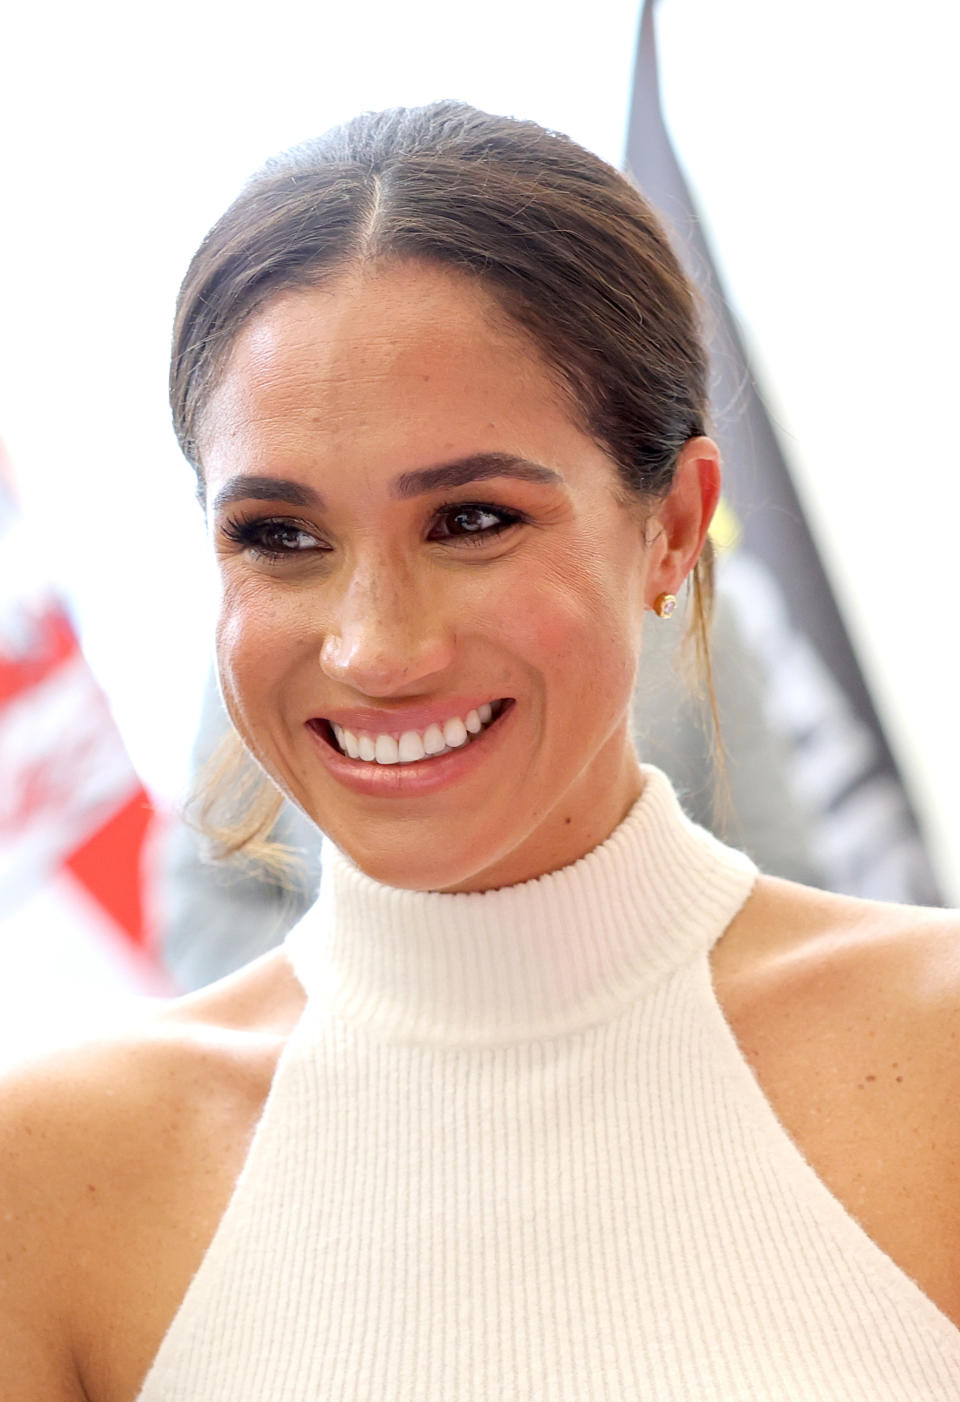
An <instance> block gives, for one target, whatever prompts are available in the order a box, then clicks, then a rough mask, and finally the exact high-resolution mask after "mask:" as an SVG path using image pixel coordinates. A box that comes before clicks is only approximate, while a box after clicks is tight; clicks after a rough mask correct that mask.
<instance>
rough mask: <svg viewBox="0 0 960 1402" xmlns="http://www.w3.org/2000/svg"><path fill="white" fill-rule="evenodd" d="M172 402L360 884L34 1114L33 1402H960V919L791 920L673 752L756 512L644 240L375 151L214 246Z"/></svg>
mask: <svg viewBox="0 0 960 1402" xmlns="http://www.w3.org/2000/svg"><path fill="white" fill-rule="evenodd" d="M171 384H172V401H173V408H174V418H175V422H176V426H177V430H178V433H179V436H180V441H181V443H182V445H183V447H184V450H185V452H186V454H187V456H188V457H189V459H190V460H191V462H192V463H193V464H194V466H195V468H196V470H197V474H198V483H199V487H200V493H201V499H202V501H203V503H204V508H205V511H206V513H207V519H208V522H209V529H210V535H211V540H212V542H213V546H214V549H215V551H216V554H217V557H218V560H219V566H220V574H221V580H222V599H221V609H220V619H219V625H218V631H217V651H218V664H219V673H220V682H221V688H222V692H223V696H224V699H225V702H226V705H227V708H228V710H229V713H230V715H231V718H232V720H233V722H234V725H235V727H236V729H237V731H238V732H239V734H240V736H241V737H242V739H243V741H244V743H245V744H246V745H247V746H248V747H249V749H250V751H251V752H252V753H253V754H254V756H255V757H256V759H257V760H258V761H259V763H260V765H261V766H262V768H263V770H264V771H265V772H266V774H267V775H268V776H269V777H270V779H271V780H272V781H273V784H274V785H275V786H276V789H277V790H279V791H282V792H283V793H286V794H287V795H288V796H290V797H291V798H292V799H293V800H294V801H295V802H296V803H297V804H298V805H299V807H300V808H302V809H303V811H304V812H305V813H307V814H308V815H309V816H310V817H311V818H312V819H313V820H314V821H316V822H317V823H318V824H319V825H320V826H322V827H323V829H324V831H325V832H326V833H327V834H328V835H329V837H330V838H331V839H332V844H330V845H328V846H327V847H326V848H325V851H324V877H323V884H322V888H321V894H320V898H319V901H318V903H317V906H316V907H315V908H314V910H312V911H311V912H310V913H308V915H307V916H306V917H305V919H304V920H303V921H302V922H301V923H300V924H299V925H298V926H297V928H296V929H295V930H294V931H293V932H292V934H291V936H290V937H289V938H288V941H287V944H286V947H285V949H284V950H282V951H278V952H276V953H274V954H270V955H267V956H265V957H264V958H263V959H261V960H258V961H256V962H255V963H253V964H252V965H249V966H248V967H247V968H246V969H245V970H242V971H241V972H240V973H239V974H237V975H234V976H231V977H230V978H229V979H226V980H224V981H222V982H221V983H219V984H216V985H214V986H212V987H211V988H209V989H207V990H205V991H203V992H201V993H199V994H194V995H191V996H190V997H188V998H186V999H183V1000H181V1001H180V1002H178V1003H175V1004H174V1005H173V1006H172V1007H171V1008H170V1009H168V1010H167V1011H165V1012H163V1013H162V1014H161V1015H160V1016H158V1017H157V1018H156V1019H155V1020H154V1021H153V1022H152V1023H151V1025H150V1026H149V1027H147V1028H146V1029H145V1030H142V1031H139V1032H137V1033H136V1034H131V1035H130V1036H128V1037H125V1038H123V1039H119V1040H114V1041H112V1042H111V1043H110V1044H108V1045H100V1046H93V1047H86V1048H84V1049H82V1050H80V1051H79V1052H73V1053H71V1054H70V1055H69V1056H64V1057H59V1058H54V1059H53V1060H52V1061H51V1062H47V1063H45V1064H44V1065H42V1066H40V1067H38V1068H35V1069H33V1070H32V1071H30V1072H22V1073H20V1075H19V1076H18V1077H17V1078H16V1079H15V1081H14V1083H13V1084H12V1085H11V1086H10V1087H9V1088H8V1090H7V1094H6V1108H5V1111H4V1121H3V1141H2V1143H3V1150H4V1153H3V1159H2V1162H3V1175H4V1176H3V1192H4V1197H5V1208H4V1215H5V1231H6V1237H7V1247H6V1252H5V1261H6V1266H5V1273H4V1276H3V1284H2V1290H3V1292H4V1310H3V1320H4V1323H3V1330H4V1335H3V1343H2V1349H3V1350H4V1352H3V1353H2V1362H3V1364H4V1367H3V1376H4V1379H5V1380H14V1382H13V1386H14V1388H15V1393H14V1395H15V1396H16V1397H17V1398H18V1399H21V1398H22V1399H24V1402H40V1399H43V1402H60V1399H64V1400H65V1399H78V1398H86V1399H88V1402H127V1399H132V1398H135V1397H139V1398H140V1399H141V1402H160V1399H173V1398H177V1399H182V1398H183V1399H185V1398H191V1399H205V1400H206V1399H221V1398H223V1399H227V1398H229V1399H230V1402H241V1399H251V1402H252V1399H268V1398H269V1399H271V1402H276V1399H300V1398H303V1399H307V1398H310V1399H313V1398H321V1397H323V1398H333V1397H336V1398H338V1399H347V1398H383V1397H401V1396H402V1397H409V1398H417V1399H420V1398H431V1399H434V1398H443V1399H447V1398H449V1399H455V1402H463V1400H464V1399H480V1398H484V1399H487V1398H494V1397H496V1398H502V1397H505V1396H515V1397H518V1398H521V1397H522V1398H533V1397H537V1398H544V1399H555V1398H556V1399H559V1398H565V1399H566V1398H577V1399H586V1398H591V1399H592V1398H601V1397H602V1398H610V1399H626V1398H636V1397H651V1398H664V1399H694V1398H696V1399H705V1398H709V1399H714V1398H717V1399H721V1398H723V1399H726V1398H751V1399H771V1402H772V1399H777V1402H782V1399H784V1398H798V1399H799V1398H802V1399H804V1400H805V1402H806V1399H813V1398H824V1399H826V1398H830V1399H841V1398H842V1399H854V1398H856V1399H861V1398H862V1399H867V1398H869V1399H870V1400H871V1402H876V1399H883V1398H890V1399H893V1398H896V1399H897V1402H903V1399H907V1398H921V1397H922V1398H924V1399H928V1400H929V1399H931V1398H947V1397H953V1396H956V1395H957V1393H958V1390H960V1333H958V1331H957V1328H956V1325H957V1322H958V1321H960V1274H958V1271H957V1269H956V1263H957V1251H958V1244H960V1221H958V1210H957V1207H956V1203H955V1199H956V1195H955V1193H954V1191H953V1172H952V1170H953V1167H954V1164H955V1162H956V1157H957V1122H958V1117H957V1115H956V1113H955V1111H954V1108H953V1107H954V1103H955V1101H956V1095H955V1090H956V1079H957V1078H956V1074H955V1072H954V1069H953V1063H954V1058H953V1057H952V1056H951V1054H950V1053H951V1046H952V1042H953V1039H954V1038H955V1035H956V1031H955V1027H956V1023H955V1017H954V1008H955V1005H956V991H957V984H958V973H957V969H956V960H955V958H954V957H953V941H952V939H951V936H952V935H955V934H956V931H957V921H956V918H955V917H953V916H948V915H944V914H942V913H937V912H930V911H920V910H914V909H907V908H898V907H884V906H880V905H872V904H869V903H864V902H857V901H852V900H849V899H847V898H841V897H835V896H829V895H824V894H822V893H819V892H814V891H810V890H807V889H805V888H803V887H800V886H795V885H792V884H790V883H785V882H780V881H775V880H772V879H768V878H764V877H762V876H760V877H758V876H757V873H756V870H755V868H754V867H753V866H752V864H751V863H750V862H749V861H748V860H747V859H746V858H745V857H743V856H742V855H740V854H738V853H736V852H732V851H730V850H729V849H727V848H725V847H723V846H721V845H720V844H719V843H717V842H716V841H715V840H714V839H713V838H711V837H710V836H709V835H708V834H706V833H705V832H704V831H703V830H702V829H699V828H697V827H695V826H694V825H692V824H691V823H690V822H689V821H688V820H687V819H686V818H685V817H684V815H683V814H682V812H681V810H680V808H679V806H678V804H677V802H676V800H675V798H674V795H673V792H672V790H671V788H670V785H669V782H668V780H667V779H666V778H665V776H664V775H662V774H661V773H660V772H659V771H657V770H654V769H651V768H649V767H647V768H645V767H643V766H641V765H640V764H639V762H638V760H637V757H636V755H635V753H634V751H633V748H632V746H631V744H630V741H629V736H628V731H627V711H628V704H629V699H630V694H631V689H632V685H633V681H634V675H635V670H636V666H637V659H638V656H640V665H641V666H642V655H641V653H640V648H641V633H642V630H643V627H644V624H645V621H646V620H647V618H648V616H649V615H650V614H651V613H657V614H659V615H660V616H661V617H662V618H664V619H667V618H668V617H669V614H670V612H671V609H672V601H673V599H674V598H675V596H676V595H677V593H678V592H679V590H680V587H681V585H682V583H683V582H684V580H687V579H689V578H690V577H691V576H692V577H693V579H694V582H695V583H694V597H695V600H696V601H697V604H698V606H700V615H701V622H702V612H703V610H702V604H703V599H704V597H705V595H706V593H707V587H706V586H707V581H708V568H707V565H706V564H705V557H704V555H703V549H704V541H705V538H706V531H707V527H708V524H709V521H710V517H711V514H712V512H713V509H714V506H715V504H716V501H717V495H718V491H719V482H720V469H719V463H718V454H717V449H716V447H715V445H714V444H713V443H712V442H711V440H710V439H709V438H708V437H707V436H706V398H707V396H706V367H705V363H704V355H703V351H702V347H701V342H700V339H699V336H698V332H697V326H696V316H695V309H694V304H693V299H692V296H691V293H690V291H689V289H688V287H687V286H686V284H685V282H684V279H683V277H682V274H681V273H680V270H679V268H678V266H677V263H676V261H675V259H674V257H673V255H672V253H671V252H670V250H669V247H668V245H667V243H666V240H665V238H664V236H663V234H662V232H661V231H660V229H659V226H658V225H657V223H656V221H655V219H654V218H653V216H652V214H651V212H650V211H649V209H648V208H647V207H646V206H645V204H644V203H643V201H642V200H641V199H640V198H639V196H638V195H636V193H635V192H634V191H633V190H632V189H631V188H630V187H629V186H628V185H627V183H626V182H625V181H624V180H622V179H621V178H620V177H619V176H618V175H617V174H616V173H615V172H614V171H612V170H611V169H610V168H608V167H606V166H605V165H603V164H602V163H601V162H600V161H599V160H597V159H596V158H594V157H593V156H590V155H588V154H587V153H585V152H583V151H580V150H579V149H578V148H576V147H575V146H573V145H572V144H571V143H569V142H567V141H566V140H565V139H564V138H562V137H558V136H555V135H553V134H551V133H548V132H544V131H542V130H541V129H539V128H536V127H534V126H532V125H530V124H525V123H515V122H512V121H507V120H503V119H499V118H493V117H488V116H486V115H484V114H482V113H477V112H475V111H473V110H472V109H469V108H466V107H462V106H459V105H457V104H452V103H444V104H439V105H435V106H433V107H430V108H426V109H420V110H416V111H402V112H394V113H386V114H379V115H374V116H368V117H363V118H360V119H358V120H357V121H355V122H353V123H351V124H349V125H348V126H347V127H345V128H343V129H342V130H340V131H338V132H334V133H333V134H331V135H330V136H328V137H327V138H324V139H322V140H321V141H320V142H319V143H315V144H313V145H311V146H309V147H306V148H303V149H301V150H299V151H297V152H294V153H292V154H291V155H289V156H287V157H283V158H281V159H280V160H279V161H278V162H276V163H274V164H272V165H271V166H269V167H268V168H267V169H266V171H265V172H263V173H262V174H261V175H260V176H259V177H257V178H256V179H255V180H254V181H253V182H252V184H251V185H250V186H249V187H248V188H247V190H246V191H245V192H244V193H243V194H242V195H241V196H240V198H239V200H238V201H237V202H236V203H235V205H234V206H232V207H231V209H230V210H229V211H228V212H227V213H226V215H224V217H223V219H222V220H221V221H220V222H219V224H218V225H217V226H216V227H215V228H214V229H213V230H212V231H211V233H210V235H209V236H208V238H207V239H206V241H205V242H204V244H203V246H202V247H201V249H200V250H199V252H198V253H197V255H196V257H195V258H194V260H193V263H192V265H191V268H190V270H189V272H188V274H187V278H186V280H185V282H184V286H183V288H182V290H181V297H180V303H179V307H178V315H177V326H176V330H175V339H174V358H173V370H172V380H171ZM651 626H661V625H660V624H659V623H657V622H654V623H653V624H652V625H651ZM662 626H669V625H668V624H667V623H664V624H663V625H662ZM266 821H268V819H267V818H265V817H264V815H263V814H262V813H261V814H260V815H259V817H257V818H256V820H251V822H250V824H249V826H248V829H247V831H246V833H242V834H241V837H243V838H250V837H251V835H253V836H255V833H256V831H257V830H258V824H259V826H260V828H262V826H263V824H264V823H265V822H266ZM236 840H237V841H239V840H240V837H238V838H237V839H236ZM268 1092H269V1096H268ZM241 1170H242V1172H241ZM238 1180H239V1181H238Z"/></svg>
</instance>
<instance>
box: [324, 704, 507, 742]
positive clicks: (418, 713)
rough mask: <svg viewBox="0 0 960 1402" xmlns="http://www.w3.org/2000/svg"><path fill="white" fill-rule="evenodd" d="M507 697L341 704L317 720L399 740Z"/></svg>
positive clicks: (462, 717)
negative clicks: (392, 705)
mask: <svg viewBox="0 0 960 1402" xmlns="http://www.w3.org/2000/svg"><path fill="white" fill-rule="evenodd" d="M503 699H505V698H503V697H499V696H491V695H490V694H489V693H484V694H482V695H476V694H474V695H472V696H446V697H444V698H443V699H442V700H440V701H431V702H429V703H428V704H425V705H422V706H407V707H404V708H403V709H400V708H398V709H396V710H389V711H388V710H377V709H373V708H371V707H364V706H341V707H334V708H333V709H332V710H329V711H324V713H323V715H322V716H314V717H312V719H313V720H325V721H329V722H330V724H331V725H341V726H343V728H344V730H351V731H353V732H354V734H356V733H357V732H358V731H366V732H367V733H368V734H370V735H393V736H395V737H396V738H398V739H399V737H400V736H401V735H403V734H404V732H405V731H408V730H421V731H422V730H426V729H427V727H428V726H430V725H441V726H442V725H443V723H444V721H448V720H452V719H453V717H454V716H459V717H460V719H461V720H463V719H464V718H465V717H466V715H467V714H468V712H470V711H475V710H477V708H478V707H479V706H483V705H484V704H486V705H489V706H492V705H494V704H495V703H496V702H497V701H500V700H503Z"/></svg>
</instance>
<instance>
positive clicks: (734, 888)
mask: <svg viewBox="0 0 960 1402" xmlns="http://www.w3.org/2000/svg"><path fill="white" fill-rule="evenodd" d="M644 777H645V785H644V789H643V793H642V794H641V796H640V798H639V799H638V801H637V803H636V805H635V806H634V808H633V809H632V811H631V812H630V814H629V815H628V816H627V818H626V819H625V820H624V822H623V823H622V824H621V825H620V826H619V827H618V828H617V829H616V831H615V832H614V833H613V834H612V835H611V836H610V838H608V840H607V841H606V842H604V843H603V844H602V845H601V846H600V847H598V848H596V849H595V850H594V851H593V852H591V853H589V855H587V856H586V857H583V858H582V859H581V860H580V861H578V862H575V863H574V864H572V865H571V866H569V867H566V868H564V869H562V870H560V871H557V872H553V873H551V874H549V875H546V876H543V877H540V878H538V879H536V880H532V881H529V882H525V883H522V884H521V885H518V886H512V887H507V888H504V889H502V890H496V891H487V892H482V893H476V894H457V895H444V894H438V893H430V892H426V893H425V892H414V891H405V890H398V889H395V888H391V887H386V886H382V885H380V884H378V883H377V882H375V881H373V880H371V879H370V878H369V877H367V876H365V875H364V874H363V873H361V872H360V871H359V870H358V869H357V868H356V867H355V866H354V865H353V864H352V863H351V862H350V861H349V860H348V859H347V858H346V857H345V856H344V855H343V854H341V853H339V852H338V851H337V850H336V849H335V848H333V847H332V845H331V844H329V843H327V844H326V845H325V848H324V854H323V878H322V884H321V892H320V896H319V899H318V901H317V904H316V905H315V906H314V907H313V909H312V910H311V911H309V912H308V913H307V915H306V916H305V917H304V919H303V920H302V921H301V922H300V924H299V925H297V926H296V927H295V929H294V930H293V931H292V932H291V934H290V935H289V936H288V941H287V949H288V953H289V957H290V959H291V961H292V963H293V966H294V969H295V970H296V972H297V975H298V977H299V978H300V980H301V982H302V983H303V986H304V988H305V989H306V992H307V995H308V999H307V1004H306V1007H305V1010H304V1013H303V1015H302V1017H301V1019H300V1021H299V1022H298V1024H297V1026H296V1028H295V1029H294V1031H293V1033H292V1035H291V1037H290V1039H289V1041H288V1043H287V1046H286V1047H285V1049H284V1052H283V1054H282V1056H281V1058H280V1061H279V1063H278V1066H277V1070H276V1073H275V1076H274V1080H273V1084H272V1088H271V1090H270V1093H269V1096H268V1097H267V1100H266V1103H265V1106H264V1109H263V1113H262V1116H261V1119H260V1121H259V1124H258V1127H257V1130H256V1133H255V1136H254V1139H253V1143H252V1147H251V1149H250V1153H249V1155H248V1158H247V1160H246V1163H245V1165H244V1167H243V1170H242V1172H241V1174H240V1177H239V1179H238V1182H237V1185H236V1188H235V1190H234V1193H233V1196H232V1198H231V1200H230V1203H229V1205H228V1207H227V1210H226V1212H225V1214H224V1217H223V1219H222V1220H221V1222H220V1225H219V1227H218V1229H217V1231H216V1234H215V1236H214V1239H213V1242H212V1244H211V1245H210V1248H209V1250H208V1251H207V1253H206V1255H205V1257H204V1259H203V1262H202V1264H201V1266H200V1268H199V1270H198V1272H197V1274H196V1276H195V1277H194V1279H193V1281H192V1283H191V1285H190V1286H189V1289H188V1290H187V1293H186V1296H185V1298H184V1300H183V1302H182V1304H181V1306H180V1309H179V1311H178V1313H177V1315H176V1317H175V1319H174V1320H173V1323H172V1325H171V1327H170V1329H169V1331H168V1333H167V1335H166V1337H165V1339H164V1341H163V1343H162V1345H161V1347H160V1350H159V1353H158V1355H157V1357H156V1359H155V1361H154V1363H153V1366H152V1368H151V1369H150V1372H149V1374H148V1376H147V1378H146V1381H145V1383H144V1384H143V1388H142V1390H141V1392H140V1394H139V1402H308V1399H309V1402H315V1400H319V1399H323V1400H324V1402H370V1399H377V1402H507V1399H516V1402H636V1399H638V1398H644V1399H653V1402H721V1400H722V1402H730V1399H750V1402H792V1400H793V1399H796V1402H921V1399H922V1402H940V1400H941V1399H943V1402H946V1399H948V1398H950V1399H956V1398H960V1330H958V1329H957V1328H956V1327H955V1326H954V1325H953V1324H952V1323H951V1322H950V1321H949V1320H948V1319H947V1318H946V1316H945V1315H943V1314H942V1313H941V1312H940V1310H939V1309H938V1308H937V1307H936V1306H935V1305H934V1304H933V1302H932V1301H931V1300H930V1299H929V1298H928V1297H927V1296H926V1295H924V1294H923V1293H922V1291H921V1290H920V1289H919V1287H918V1286H917V1285H916V1284H915V1283H914V1282H913V1281H912V1280H911V1279H909V1277H908V1276H907V1275H906V1274H905V1273H904V1272H903V1271H902V1270H901V1269H900V1268H899V1267H898V1266H897V1265H895V1263H894V1262H893V1261H892V1260H891V1259H890V1258H889V1257H888V1256H887V1255H885V1253H884V1252H883V1251H881V1250H880V1248H879V1247H878V1246H877V1245H876V1244H875V1243H874V1242H873V1241H872V1240H871V1239H870V1238H869V1237H868V1236H867V1235H866V1234H865V1232H864V1231H863V1230H862V1228H861V1227H860V1226H859V1225H858V1224H857V1222H856V1221H855V1220H854V1219H853V1218H852V1217H851V1216H850V1215H849V1214H848V1213H847V1212H846V1210H845V1209H844V1208H843V1207H842V1206H841V1204H840V1202H839V1201H838V1200H837V1199H836V1198H835V1197H834V1196H833V1195H832V1194H831V1193H830V1191H829V1190H828V1189H827V1188H826V1186H825V1185H824V1184H823V1183H822V1182H821V1181H820V1180H819V1179H818V1178H817V1176H816V1175H815V1174H814V1172H813V1170H812V1169H811V1168H810V1167H809V1165H808V1164H807V1162H806V1161H805V1159H804V1158H803V1157H802V1155H801V1154H800V1152H799V1151H798V1149H797V1148H796V1147H795V1145H794V1144H793V1142H792V1141H791V1140H790V1139H789V1137H788V1136H787V1134H786V1132H785V1131H784V1130H783V1128H782V1127H781V1125H780V1123H779V1122H778V1120H777V1119H776V1117H775V1115H774V1113H773V1111H772V1109H771V1107H770V1105H769V1104H768V1102H767V1101H766V1099H765V1097H764V1096H763V1094H762V1092H761V1090H760V1088H759V1086H758V1084H757V1081H756V1079H755V1078H754V1076H753V1074H752V1072H751V1070H750V1067H749V1066H748V1064H747V1062H746V1061H745V1059H744V1058H743V1056H742V1054H741V1052H740V1050H739V1048H738V1047H737V1044H736V1042H735V1040H734V1038H733V1035H732V1033H731V1031H730V1028H729V1026H728V1024H727V1023H726V1021H725V1019H724V1017H723V1014H722V1012H721V1009H720V1007H719V1004H718V1002H717V999H716V997H715V995H714V991H713V987H712V984H711V978H710V968H709V964H708V954H709V952H710V949H711V947H712V945H713V944H714V942H715V941H716V940H717V939H718V937H719V936H720V935H721V933H722V932H723V930H724V929H725V928H726V926H727V925H728V924H729V922H730V920H731V919H732V918H733V916H734V915H735V914H736V913H737V911H738V910H739V909H740V907H741V905H742V904H743V902H744V901H745V899H746V897H747V896H748V895H749V893H750V891H751V889H752V886H753V883H754V880H755V877H756V868H755V867H754V866H753V864H752V863H751V862H750V861H749V859H748V858H746V857H745V856H743V855H742V854H741V853H738V852H735V851H732V850H731V849H730V848H728V847H725V846H723V845H722V844H721V843H719V842H718V841H717V840H716V839H714V838H713V837H712V836H711V835H710V834H708V833H707V832H706V831H704V830H703V829H702V828H699V827H696V826H695V825H694V824H693V823H691V822H690V821H689V820H688V819H687V818H686V817H685V815H684V814H683V812H682V810H681V808H680V806H679V804H678V802H677V799H676V797H675V795H674V792H673V790H672V788H671V786H670V783H669V781H668V780H667V779H666V777H665V776H664V775H663V774H661V773H660V772H659V771H658V770H655V769H652V768H650V767H645V769H644Z"/></svg>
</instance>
